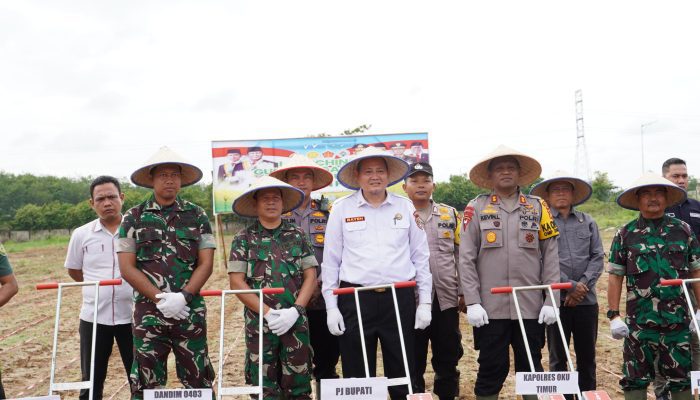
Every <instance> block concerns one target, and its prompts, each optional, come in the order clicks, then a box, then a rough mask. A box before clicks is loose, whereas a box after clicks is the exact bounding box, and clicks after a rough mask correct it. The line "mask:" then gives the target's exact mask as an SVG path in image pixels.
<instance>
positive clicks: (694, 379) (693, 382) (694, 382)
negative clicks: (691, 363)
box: [690, 371, 700, 393]
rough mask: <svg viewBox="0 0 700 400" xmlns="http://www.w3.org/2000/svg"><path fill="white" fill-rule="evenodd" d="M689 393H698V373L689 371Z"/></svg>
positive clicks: (699, 381)
mask: <svg viewBox="0 0 700 400" xmlns="http://www.w3.org/2000/svg"><path fill="white" fill-rule="evenodd" d="M690 391H691V393H698V392H697V391H700V371H690Z"/></svg>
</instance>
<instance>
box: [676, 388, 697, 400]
mask: <svg viewBox="0 0 700 400" xmlns="http://www.w3.org/2000/svg"><path fill="white" fill-rule="evenodd" d="M692 398H693V396H692V395H691V394H690V390H683V391H681V392H671V399H672V400H692Z"/></svg>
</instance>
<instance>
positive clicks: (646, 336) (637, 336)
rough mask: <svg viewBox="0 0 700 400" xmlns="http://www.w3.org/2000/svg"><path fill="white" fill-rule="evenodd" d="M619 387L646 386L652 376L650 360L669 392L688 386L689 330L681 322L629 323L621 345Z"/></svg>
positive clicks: (651, 379)
mask: <svg viewBox="0 0 700 400" xmlns="http://www.w3.org/2000/svg"><path fill="white" fill-rule="evenodd" d="M622 355H623V364H622V372H623V374H624V377H623V378H622V379H621V380H620V386H622V389H623V390H625V391H627V390H639V389H646V388H647V386H649V384H650V383H651V382H653V380H654V376H655V372H654V360H658V365H657V369H658V371H659V374H660V375H661V376H663V377H664V378H666V380H667V381H668V388H669V390H670V391H671V392H678V391H683V390H688V389H690V375H689V374H690V331H689V330H688V328H687V327H685V326H679V327H677V328H675V329H669V328H641V327H634V326H632V325H630V335H629V337H628V338H626V339H625V344H624V349H623V353H622Z"/></svg>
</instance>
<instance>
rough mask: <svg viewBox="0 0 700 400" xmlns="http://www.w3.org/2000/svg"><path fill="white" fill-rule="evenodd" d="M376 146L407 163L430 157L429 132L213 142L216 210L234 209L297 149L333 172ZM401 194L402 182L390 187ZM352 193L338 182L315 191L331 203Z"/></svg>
mask: <svg viewBox="0 0 700 400" xmlns="http://www.w3.org/2000/svg"><path fill="white" fill-rule="evenodd" d="M370 146H373V147H378V148H380V149H382V150H383V151H385V152H386V154H389V155H393V156H396V157H399V158H401V159H403V160H405V161H406V162H408V163H409V164H412V163H415V162H426V163H427V162H429V157H430V148H429V145H428V134H427V133H391V134H382V135H358V136H332V137H305V138H292V139H269V140H218V141H213V142H212V161H213V171H214V185H213V196H214V199H213V203H214V213H216V214H227V213H231V204H233V201H234V200H235V199H236V198H237V197H238V196H240V195H241V193H243V192H244V191H245V190H246V189H247V188H248V187H249V186H250V185H251V183H252V182H253V180H254V179H255V178H259V177H261V176H264V175H267V174H269V173H270V172H272V171H274V170H275V169H276V168H279V167H281V166H282V164H284V162H285V160H286V159H287V158H289V157H290V156H291V155H293V154H301V155H304V156H306V157H309V158H310V159H312V160H314V161H315V162H316V163H318V165H320V166H321V167H323V168H325V169H327V170H328V171H330V172H331V173H332V174H333V175H334V176H335V175H336V173H337V172H338V170H339V169H340V168H341V167H342V166H343V165H345V164H346V163H347V162H348V161H350V160H352V159H353V157H355V156H357V155H359V154H361V153H362V151H363V150H364V149H366V148H367V147H370ZM389 190H391V191H392V192H396V193H401V194H403V190H402V189H401V183H398V184H396V185H394V186H391V187H390V188H389ZM348 194H350V191H349V190H348V189H346V188H345V187H343V186H342V185H341V184H340V183H338V182H337V181H335V180H334V181H333V183H332V184H331V185H330V186H328V187H325V188H323V189H321V190H319V191H318V192H316V193H314V197H318V198H320V197H321V196H323V197H324V200H325V199H327V201H328V202H332V201H333V200H335V199H337V198H339V197H342V196H345V195H348Z"/></svg>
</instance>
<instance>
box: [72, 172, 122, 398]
mask: <svg viewBox="0 0 700 400" xmlns="http://www.w3.org/2000/svg"><path fill="white" fill-rule="evenodd" d="M123 201H124V194H123V193H122V192H121V188H120V186H119V181H118V180H117V179H115V178H113V177H111V176H100V177H97V178H95V180H94V181H93V182H92V183H91V184H90V206H91V207H92V209H93V210H95V212H96V213H97V216H98V218H97V219H96V220H94V221H91V222H89V223H87V224H85V225H83V226H81V227H80V228H78V229H76V230H75V231H73V234H72V235H71V238H70V243H69V244H68V254H67V256H66V263H65V267H66V268H67V269H68V274H69V275H70V277H71V278H73V280H75V281H76V282H83V281H100V280H105V279H116V278H120V277H121V274H120V272H119V262H118V259H117V253H116V251H115V250H116V246H115V244H116V240H117V238H118V234H119V225H120V224H121V222H122V213H121V211H122V202H123ZM132 294H133V291H132V289H131V286H129V284H128V283H127V282H126V281H123V283H122V284H121V286H105V287H100V297H99V304H98V305H97V339H96V343H95V382H94V390H95V393H94V394H93V399H95V400H99V399H102V388H103V386H104V381H105V377H106V376H107V366H108V364H109V357H110V355H111V354H112V347H113V344H114V340H115V339H116V341H117V346H119V353H120V354H121V357H122V363H123V364H124V369H125V370H126V375H127V377H128V376H129V371H130V370H131V362H132V360H133V351H132V349H133V343H132V334H131V311H132V306H133V303H132V300H131V297H132ZM94 307H95V289H94V287H92V286H86V287H84V288H83V306H82V308H81V309H80V327H79V332H80V369H81V371H82V375H83V377H82V380H83V381H87V380H90V358H91V357H90V352H91V344H92V324H93V320H92V318H93V312H94ZM88 398H89V391H88V390H86V389H83V390H81V392H80V399H81V400H84V399H88Z"/></svg>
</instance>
